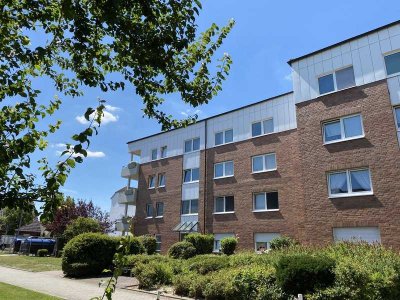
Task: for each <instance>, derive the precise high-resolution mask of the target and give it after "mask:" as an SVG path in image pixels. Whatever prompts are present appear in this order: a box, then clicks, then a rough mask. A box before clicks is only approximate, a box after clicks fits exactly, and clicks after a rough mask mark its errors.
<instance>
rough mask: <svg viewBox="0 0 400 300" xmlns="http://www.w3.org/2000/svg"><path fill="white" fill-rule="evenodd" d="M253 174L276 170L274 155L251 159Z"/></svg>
mask: <svg viewBox="0 0 400 300" xmlns="http://www.w3.org/2000/svg"><path fill="white" fill-rule="evenodd" d="M251 161H252V168H253V173H258V172H266V171H273V170H276V155H275V153H270V154H265V155H258V156H253V157H252V158H251Z"/></svg>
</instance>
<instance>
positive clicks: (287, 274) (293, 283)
mask: <svg viewBox="0 0 400 300" xmlns="http://www.w3.org/2000/svg"><path fill="white" fill-rule="evenodd" d="M334 267H335V261H334V260H332V259H331V258H329V257H325V256H316V257H314V256H311V255H308V254H295V255H285V256H282V257H281V258H280V259H279V261H278V263H277V265H276V278H277V283H278V285H279V286H280V287H281V288H282V290H283V291H284V292H286V293H288V294H292V295H297V294H307V293H312V292H314V291H315V290H316V289H318V288H324V287H328V286H331V285H332V284H333V283H334V280H335V274H334Z"/></svg>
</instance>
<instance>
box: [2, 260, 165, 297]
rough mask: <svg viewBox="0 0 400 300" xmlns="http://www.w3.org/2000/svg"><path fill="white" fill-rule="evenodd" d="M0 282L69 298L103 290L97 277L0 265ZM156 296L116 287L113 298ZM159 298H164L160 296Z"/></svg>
mask: <svg viewBox="0 0 400 300" xmlns="http://www.w3.org/2000/svg"><path fill="white" fill-rule="evenodd" d="M0 282H4V283H8V284H12V285H16V286H20V287H23V288H26V289H29V290H34V291H38V292H42V293H45V294H49V295H53V296H58V297H61V298H64V299H70V300H89V299H90V298H92V297H96V296H100V295H101V294H102V292H103V291H104V288H103V287H99V286H98V282H99V279H96V280H94V279H83V280H74V279H68V278H63V277H61V273H60V272H58V271H56V272H54V271H52V272H36V273H34V272H28V271H22V270H16V269H11V268H6V267H1V266H0ZM156 298H157V297H156V296H155V295H151V294H145V293H141V292H136V291H130V290H124V289H121V288H117V290H116V292H115V293H114V295H113V300H155V299H156ZM161 299H166V298H164V297H161Z"/></svg>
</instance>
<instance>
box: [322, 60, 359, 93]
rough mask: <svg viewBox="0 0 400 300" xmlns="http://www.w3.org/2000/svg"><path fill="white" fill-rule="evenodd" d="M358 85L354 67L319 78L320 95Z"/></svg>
mask: <svg viewBox="0 0 400 300" xmlns="http://www.w3.org/2000/svg"><path fill="white" fill-rule="evenodd" d="M355 85H356V80H355V78H354V69H353V66H351V67H347V68H344V69H340V70H337V71H335V72H333V73H331V74H328V75H324V76H321V77H319V78H318V86H319V94H320V95H323V94H326V93H329V92H333V91H339V90H343V89H345V88H348V87H352V86H355Z"/></svg>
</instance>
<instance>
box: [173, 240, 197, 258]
mask: <svg viewBox="0 0 400 300" xmlns="http://www.w3.org/2000/svg"><path fill="white" fill-rule="evenodd" d="M168 255H169V256H170V257H172V258H182V259H188V258H190V257H193V256H195V255H196V248H195V247H193V244H192V243H189V242H186V241H183V242H177V243H175V244H173V245H172V246H171V248H169V250H168Z"/></svg>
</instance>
